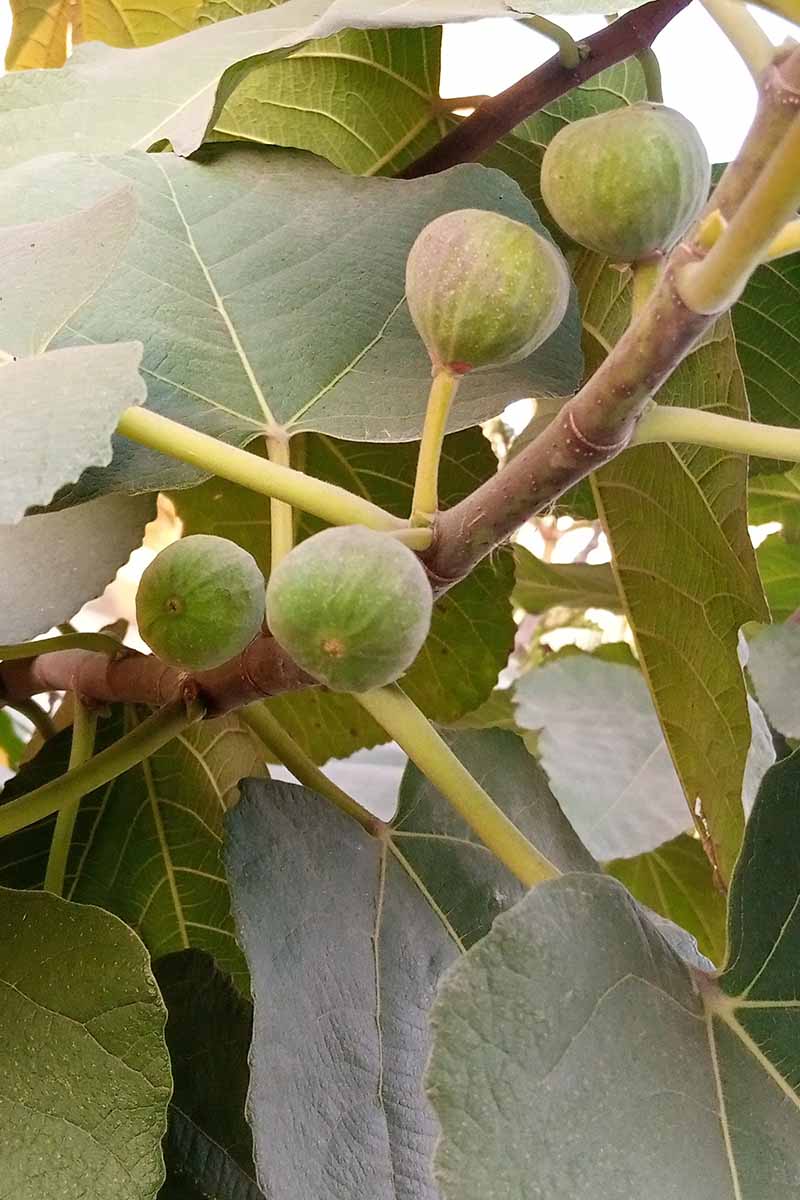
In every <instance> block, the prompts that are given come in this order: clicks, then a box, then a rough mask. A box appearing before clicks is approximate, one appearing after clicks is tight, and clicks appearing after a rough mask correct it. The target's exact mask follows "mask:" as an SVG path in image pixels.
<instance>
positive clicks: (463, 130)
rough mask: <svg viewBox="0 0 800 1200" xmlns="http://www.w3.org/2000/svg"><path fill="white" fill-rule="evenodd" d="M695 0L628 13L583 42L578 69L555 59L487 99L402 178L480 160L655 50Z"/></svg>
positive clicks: (673, 0) (660, 0) (655, 2)
mask: <svg viewBox="0 0 800 1200" xmlns="http://www.w3.org/2000/svg"><path fill="white" fill-rule="evenodd" d="M689 2H690V0H651V3H650V4H643V5H642V7H641V8H637V9H634V10H633V12H629V13H626V14H625V15H624V16H622V17H620V18H619V19H618V20H617V21H614V23H613V25H608V26H606V27H605V28H604V29H601V30H600V31H599V32H598V33H594V34H592V36H591V37H588V38H587V39H586V41H585V43H582V45H583V46H585V50H582V54H584V57H582V58H581V60H580V62H578V63H577V65H576V66H574V67H566V66H564V64H563V62H562V60H561V55H560V54H556V55H554V56H553V58H550V59H548V60H547V62H546V63H543V64H542V66H540V67H537V68H536V70H535V71H531V73H530V75H526V76H525V77H524V78H523V79H520V80H518V81H517V83H515V84H512V86H511V87H510V88H506V90H505V91H504V92H500V93H499V95H497V96H490V97H489V98H488V99H487V100H484V102H483V103H482V104H479V105H478V107H477V108H476V109H475V111H474V113H472V115H471V116H469V117H466V118H465V119H464V120H463V121H462V122H461V124H460V125H458V126H457V127H456V128H455V129H453V130H452V131H451V132H450V133H448V134H447V135H446V136H445V137H444V138H442V140H441V141H440V142H438V143H437V144H436V145H435V146H434V147H433V148H432V149H431V150H429V151H428V152H427V153H426V154H423V155H422V157H421V158H418V159H417V161H416V162H413V163H411V165H410V166H408V167H406V169H405V170H404V171H402V172H401V173H400V178H401V179H419V178H420V177H421V176H422V175H435V174H436V173H437V172H438V171H446V170H447V169H448V167H455V166H457V165H458V163H464V162H477V160H478V159H479V158H481V157H482V156H483V155H484V154H485V153H486V151H487V150H491V148H492V146H494V145H495V144H496V143H497V142H499V141H500V139H501V138H504V137H505V136H506V134H508V133H511V131H512V129H515V128H516V126H517V125H519V124H520V123H521V122H522V121H524V120H525V119H526V118H527V117H530V116H532V115H533V113H536V112H539V110H540V109H542V108H544V106H545V105H546V104H551V103H552V102H553V100H557V99H558V98H559V96H564V95H566V93H567V92H569V91H571V90H572V89H573V88H574V87H577V86H578V84H581V83H585V82H586V80H587V79H591V78H593V76H595V75H597V74H599V73H600V71H604V70H605V69H606V67H613V66H614V65H615V64H616V63H619V62H623V61H624V59H626V58H630V57H631V56H632V55H634V54H637V53H638V52H639V51H640V50H647V49H649V47H650V46H651V45H652V43H653V41H654V40H655V38H656V37H657V36H658V34H659V33H660V32H661V30H662V29H664V27H665V26H666V25H668V24H669V23H670V21H671V20H672V19H673V17H676V16H677V15H678V13H679V12H680V11H681V9H684V8H686V6H687V4H688V3H689Z"/></svg>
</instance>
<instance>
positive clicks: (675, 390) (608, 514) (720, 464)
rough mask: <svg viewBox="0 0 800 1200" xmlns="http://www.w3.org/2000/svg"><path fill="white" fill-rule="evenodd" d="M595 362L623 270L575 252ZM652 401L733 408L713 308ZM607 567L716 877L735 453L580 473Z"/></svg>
mask: <svg viewBox="0 0 800 1200" xmlns="http://www.w3.org/2000/svg"><path fill="white" fill-rule="evenodd" d="M579 286H580V287H581V289H582V299H583V305H584V319H585V321H586V322H587V323H588V326H589V327H590V329H591V334H589V335H588V340H589V342H590V349H589V354H590V356H591V357H592V358H593V359H594V361H595V363H596V362H597V361H599V360H600V359H601V358H602V356H603V354H604V353H605V352H606V350H607V349H608V347H610V346H611V345H613V343H614V342H615V341H616V339H617V337H618V336H619V334H620V333H621V332H622V329H623V328H624V326H625V324H626V322H627V319H628V315H629V314H628V309H629V299H628V294H627V293H626V291H625V281H624V278H623V277H622V276H621V275H620V273H619V272H617V271H612V270H610V269H609V268H608V267H607V266H606V265H605V264H604V263H603V261H602V260H599V259H597V258H596V257H594V256H589V255H586V256H584V257H583V261H582V265H581V269H580V285H579ZM658 401H659V403H662V404H680V405H683V406H685V407H687V408H697V409H702V410H713V411H714V412H719V413H724V414H726V415H728V416H736V417H746V416H747V397H746V395H745V392H744V387H743V383H742V376H741V371H740V368H739V365H738V361H737V358H736V348H735V345H734V342H733V338H732V337H731V334H730V327H729V323H728V320H727V318H726V319H724V320H722V321H721V322H720V323H719V324H718V326H717V328H716V331H715V333H714V335H713V337H711V338H710V339H709V340H708V341H707V342H706V343H705V344H704V345H703V346H701V347H700V348H699V349H697V350H695V351H694V353H693V354H691V355H690V356H689V358H688V359H686V360H685V362H684V363H683V364H682V365H681V366H680V367H679V368H678V370H677V371H676V372H675V374H674V375H673V376H672V377H671V379H670V380H669V381H668V382H667V383H666V384H665V385H664V387H663V388H662V389H661V391H660V392H659V393H658ZM594 489H595V496H596V499H597V504H598V509H599V510H600V513H601V516H602V518H603V522H604V525H605V528H606V533H607V535H608V538H609V542H610V544H611V548H612V551H613V555H614V559H613V561H614V570H615V572H616V576H617V581H618V584H619V588H620V591H621V593H622V596H623V599H624V603H625V610H626V612H627V615H628V618H629V620H630V623H631V628H632V629H633V632H634V636H635V638H636V643H637V648H638V651H639V658H640V661H641V664H642V669H643V671H644V673H645V676H646V678H647V680H648V683H649V685H650V690H651V692H652V695H653V700H654V703H655V706H656V711H657V712H658V715H659V719H660V721H661V725H662V728H663V730H664V735H665V737H666V740H667V744H668V746H669V750H670V754H671V756H672V758H673V760H674V763H675V767H676V769H677V772H678V775H679V777H680V779H681V782H682V785H683V788H684V791H685V793H686V796H687V799H688V802H689V804H690V805H692V806H694V805H695V804H696V803H698V802H699V805H700V809H701V812H702V815H703V818H704V820H705V822H706V824H707V826H708V829H709V833H710V837H711V841H712V844H713V846H714V850H715V853H716V855H717V858H718V862H719V865H720V869H721V872H722V875H723V877H724V878H726V879H727V878H729V877H730V872H731V869H732V866H733V863H734V861H735V859H736V856H737V854H738V852H739V846H740V844H741V837H742V831H743V828H744V812H743V809H742V802H741V797H742V778H743V774H744V769H745V763H746V759H747V750H748V746H749V744H750V728H749V720H748V712H747V697H746V693H745V687H744V682H743V679H742V675H741V670H740V667H739V662H738V658H737V644H738V631H739V628H740V626H741V625H743V624H745V622H747V621H752V620H763V619H764V618H765V616H766V605H765V602H764V598H763V593H762V590H761V584H760V580H759V577H758V570H757V567H756V563H755V556H754V553H753V548H752V545H751V543H750V538H749V534H748V529H747V514H746V497H747V462H746V459H745V458H744V457H743V456H741V455H736V454H730V453H728V452H726V451H720V450H715V449H708V448H703V447H697V446H667V445H662V446H645V447H641V448H638V449H634V450H629V451H626V452H625V453H624V454H623V455H620V457H619V458H618V459H616V460H615V461H614V462H612V463H610V464H609V465H608V466H606V467H604V468H603V469H602V470H601V471H599V472H598V473H597V474H596V476H595V477H594Z"/></svg>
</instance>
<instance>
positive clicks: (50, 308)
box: [0, 180, 136, 358]
mask: <svg viewBox="0 0 800 1200" xmlns="http://www.w3.org/2000/svg"><path fill="white" fill-rule="evenodd" d="M96 195H97V196H99V197H100V198H99V199H95V198H94V197H93V200H92V201H90V202H89V203H88V204H87V205H85V206H80V207H78V208H77V209H76V210H75V211H73V212H70V213H68V214H67V215H66V216H61V217H58V218H56V219H53V220H46V221H37V222H34V223H32V224H25V225H14V224H11V223H10V222H13V221H14V220H15V219H18V217H15V216H13V215H7V216H6V217H5V220H4V224H5V223H6V222H9V224H8V226H7V227H6V228H4V229H0V260H2V263H3V306H2V309H0V349H2V350H4V351H5V352H6V354H11V355H14V356H15V357H17V358H26V357H29V356H30V355H33V354H41V353H43V351H45V350H46V349H47V347H48V346H49V345H50V343H51V342H52V340H53V338H54V337H55V335H56V334H57V333H58V332H59V331H60V330H61V329H62V328H63V326H64V325H65V324H66V322H67V321H68V320H69V318H70V317H71V316H72V314H73V313H74V312H75V311H76V310H77V309H78V308H80V306H81V305H82V304H85V303H86V301H87V300H88V299H89V297H90V296H93V295H94V293H95V292H96V291H97V289H98V288H99V287H100V285H101V284H102V283H103V282H104V281H105V280H106V279H107V278H108V276H109V275H110V273H111V271H112V270H113V268H114V266H115V265H116V263H117V262H118V260H119V258H120V256H121V254H122V252H123V250H124V249H125V247H126V245H127V243H128V241H129V240H130V237H131V234H132V233H133V229H134V226H135V224H136V200H135V198H134V195H133V190H132V188H131V187H130V186H123V187H120V186H119V181H118V180H117V181H116V182H112V181H110V180H109V181H107V183H106V186H105V188H101V189H100V190H99V191H98V192H97V193H96ZM16 212H17V213H18V214H19V215H23V214H24V215H25V216H26V217H28V218H29V217H30V215H31V214H30V212H28V211H26V210H25V206H24V205H20V206H19V208H18V209H17V210H16Z"/></svg>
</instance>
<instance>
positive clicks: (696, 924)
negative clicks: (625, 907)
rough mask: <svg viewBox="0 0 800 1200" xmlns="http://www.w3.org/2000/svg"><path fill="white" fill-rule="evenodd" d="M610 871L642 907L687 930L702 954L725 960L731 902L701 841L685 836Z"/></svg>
mask: <svg viewBox="0 0 800 1200" xmlns="http://www.w3.org/2000/svg"><path fill="white" fill-rule="evenodd" d="M606 870H607V871H608V873H609V874H610V875H613V876H614V878H615V879H618V880H619V881H620V883H623V884H624V885H625V887H626V888H627V889H628V891H629V892H630V893H631V895H633V896H635V897H636V899H637V900H639V901H640V902H641V903H642V904H646V905H647V907H648V908H651V909H653V910H654V911H655V912H657V913H660V914H661V916H662V917H666V918H667V920H669V921H673V922H674V923H675V924H676V925H679V926H680V927H681V928H682V929H686V930H687V931H688V932H689V933H691V935H692V936H693V937H694V938H695V940H696V942H697V947H698V949H699V950H700V953H701V954H705V956H706V958H709V959H711V961H712V962H714V963H722V962H724V960H725V897H724V896H723V894H722V892H721V891H720V890H719V888H717V887H715V886H714V879H713V875H712V871H711V864H710V863H709V861H708V856H707V855H706V853H705V851H704V850H703V846H702V843H701V842H700V839H699V838H697V837H691V836H687V835H686V834H681V835H680V836H679V837H676V838H673V839H672V841H671V842H665V843H664V845H663V846H658V847H657V848H656V849H655V850H650V851H648V853H647V854H639V855H637V856H636V857H635V858H618V859H616V860H615V861H614V862H611V863H608V865H607V867H606Z"/></svg>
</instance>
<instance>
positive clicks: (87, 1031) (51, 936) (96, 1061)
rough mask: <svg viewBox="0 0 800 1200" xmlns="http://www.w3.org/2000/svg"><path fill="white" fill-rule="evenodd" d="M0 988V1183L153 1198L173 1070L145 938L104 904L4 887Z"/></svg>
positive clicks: (35, 1192) (32, 1195)
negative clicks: (102, 907)
mask: <svg viewBox="0 0 800 1200" xmlns="http://www.w3.org/2000/svg"><path fill="white" fill-rule="evenodd" d="M0 994H2V1010H3V1032H2V1039H1V1040H0V1062H1V1063H2V1078H3V1088H2V1098H0V1126H2V1130H3V1144H2V1150H1V1151H0V1158H1V1159H2V1190H3V1191H4V1192H5V1194H6V1195H7V1196H9V1197H11V1196H13V1197H15V1200H56V1198H58V1200H80V1198H82V1197H89V1196H92V1197H94V1196H97V1197H99V1196H102V1197H103V1200H151V1198H152V1196H153V1195H154V1193H155V1192H156V1190H157V1188H158V1187H159V1185H160V1183H161V1181H162V1179H163V1177H164V1168H163V1161H162V1157H161V1137H162V1135H163V1133H164V1128H165V1125H166V1111H167V1102H168V1100H169V1095H170V1089H171V1079H170V1069H169V1058H168V1056H167V1049H166V1045H165V1043H164V1021H165V1017H166V1013H165V1011H164V1005H163V1003H162V1001H161V997H160V996H159V994H158V989H157V988H156V985H155V982H154V980H153V976H152V975H151V973H150V966H149V961H148V957H147V953H146V951H145V948H144V946H143V945H142V943H141V942H140V941H139V939H138V938H137V937H136V935H135V934H134V933H132V931H131V930H130V929H128V928H127V927H126V926H125V925H123V923H122V922H121V921H119V920H117V918H116V917H113V916H111V914H110V913H107V912H101V911H100V909H97V908H91V907H88V906H86V905H79V904H70V903H68V902H67V901H65V900H61V899H60V898H59V897H56V896H51V895H47V894H44V893H34V892H14V891H6V890H5V889H2V890H0Z"/></svg>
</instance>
